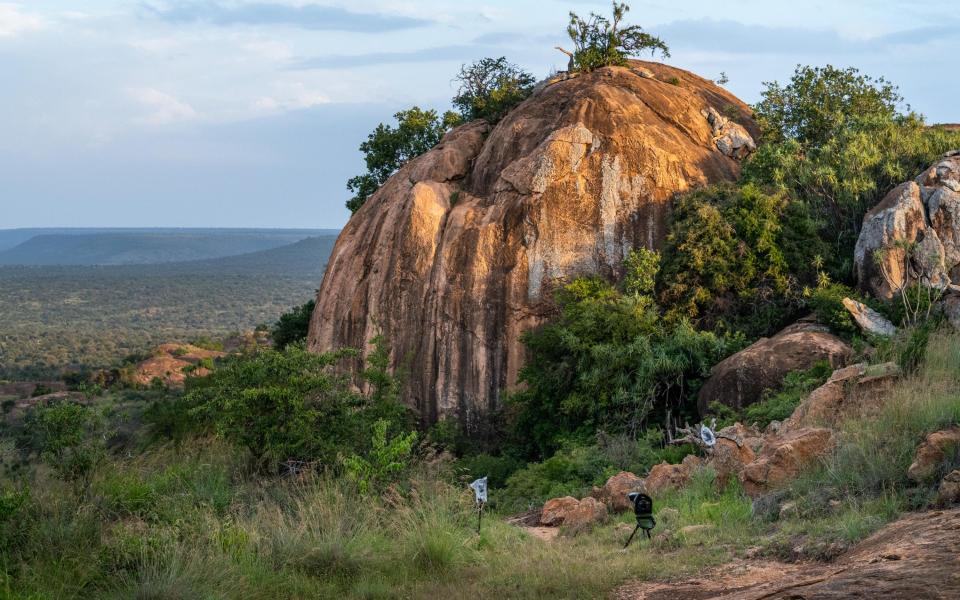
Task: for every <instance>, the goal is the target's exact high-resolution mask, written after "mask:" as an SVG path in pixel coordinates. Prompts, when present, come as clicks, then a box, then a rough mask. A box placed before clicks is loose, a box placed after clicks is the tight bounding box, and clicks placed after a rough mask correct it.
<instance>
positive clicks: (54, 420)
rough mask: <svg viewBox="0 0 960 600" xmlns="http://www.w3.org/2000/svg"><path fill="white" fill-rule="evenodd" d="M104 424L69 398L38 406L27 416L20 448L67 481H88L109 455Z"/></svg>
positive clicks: (85, 407)
mask: <svg viewBox="0 0 960 600" xmlns="http://www.w3.org/2000/svg"><path fill="white" fill-rule="evenodd" d="M103 433H104V423H103V420H102V419H101V417H100V415H98V414H97V413H95V412H94V411H93V409H91V408H90V407H88V406H84V405H82V404H78V403H76V402H70V401H60V402H55V403H52V404H47V405H44V406H38V407H36V408H34V409H33V410H32V411H30V412H29V413H28V414H27V416H26V417H25V419H24V427H23V434H22V439H21V448H23V449H24V450H25V451H26V452H27V453H28V454H36V455H37V456H39V457H40V458H41V459H42V460H43V461H44V462H45V463H47V464H48V465H49V466H50V467H51V468H52V469H53V471H54V472H55V473H56V474H57V475H58V476H59V477H61V478H62V479H64V480H66V481H71V482H76V483H79V484H82V485H83V486H84V487H85V486H86V484H87V483H89V480H90V477H91V476H92V475H93V472H94V470H95V469H96V468H97V466H98V465H99V464H100V463H101V462H102V461H103V459H104V458H105V456H106V449H105V445H104V435H103Z"/></svg>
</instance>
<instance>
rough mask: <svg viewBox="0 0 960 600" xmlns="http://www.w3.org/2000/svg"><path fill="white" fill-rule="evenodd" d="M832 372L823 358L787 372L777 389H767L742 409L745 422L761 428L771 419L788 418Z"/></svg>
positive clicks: (781, 419) (780, 419) (831, 368)
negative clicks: (757, 399) (759, 398)
mask: <svg viewBox="0 0 960 600" xmlns="http://www.w3.org/2000/svg"><path fill="white" fill-rule="evenodd" d="M832 373H833V367H832V366H830V363H829V362H828V361H825V360H821V361H817V363H816V364H814V365H813V366H812V367H810V368H809V369H807V370H805V371H793V372H792V373H787V375H786V377H784V378H783V384H782V387H781V388H780V390H779V391H777V392H771V391H770V390H767V392H765V393H764V395H763V399H761V400H760V401H759V402H756V403H754V404H751V405H749V406H747V407H746V408H745V409H744V410H743V418H744V420H745V421H746V422H747V423H756V424H757V426H758V427H760V428H761V429H762V428H764V427H766V426H767V425H769V424H770V423H771V422H772V421H783V420H784V419H787V418H789V417H790V415H792V414H793V411H794V410H795V409H796V408H797V406H799V405H800V403H801V402H802V401H803V399H804V398H806V397H807V395H808V394H809V393H810V392H812V391H813V390H815V389H816V388H818V387H820V386H821V385H823V384H824V383H825V382H826V381H827V379H829V377H830V375H831V374H832Z"/></svg>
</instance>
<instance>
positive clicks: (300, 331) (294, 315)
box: [270, 300, 317, 349]
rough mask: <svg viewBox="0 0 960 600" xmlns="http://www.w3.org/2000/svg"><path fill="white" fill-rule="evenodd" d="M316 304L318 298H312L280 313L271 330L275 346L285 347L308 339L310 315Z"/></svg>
mask: <svg viewBox="0 0 960 600" xmlns="http://www.w3.org/2000/svg"><path fill="white" fill-rule="evenodd" d="M316 305H317V301H316V300H310V301H309V302H306V303H304V304H301V305H300V306H294V307H293V308H292V309H290V310H289V311H287V312H285V313H283V314H282V315H280V318H279V319H277V322H276V323H275V324H274V325H273V329H271V330H270V337H271V338H273V344H274V346H276V347H277V348H280V349H283V348H286V347H287V346H289V345H290V344H295V343H297V342H302V341H304V340H306V339H307V334H308V333H310V317H311V315H313V309H314V307H316Z"/></svg>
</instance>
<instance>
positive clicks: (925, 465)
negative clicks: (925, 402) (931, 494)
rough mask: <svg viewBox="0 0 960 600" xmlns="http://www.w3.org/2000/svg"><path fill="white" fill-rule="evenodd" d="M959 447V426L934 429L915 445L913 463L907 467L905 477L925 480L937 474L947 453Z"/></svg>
mask: <svg viewBox="0 0 960 600" xmlns="http://www.w3.org/2000/svg"><path fill="white" fill-rule="evenodd" d="M958 448H960V427H951V428H950V429H943V430H941V431H935V432H933V433H931V434H930V435H928V436H927V438H926V439H925V440H924V441H923V442H922V443H921V444H920V445H919V446H917V451H916V453H915V454H914V456H913V463H911V465H910V467H909V468H908V469H907V477H909V478H910V479H912V480H914V481H926V480H929V479H930V478H931V477H934V476H935V475H936V474H937V471H938V470H939V469H940V467H941V466H942V465H943V462H944V461H945V460H946V459H947V453H948V452H951V451H954V450H955V449H958Z"/></svg>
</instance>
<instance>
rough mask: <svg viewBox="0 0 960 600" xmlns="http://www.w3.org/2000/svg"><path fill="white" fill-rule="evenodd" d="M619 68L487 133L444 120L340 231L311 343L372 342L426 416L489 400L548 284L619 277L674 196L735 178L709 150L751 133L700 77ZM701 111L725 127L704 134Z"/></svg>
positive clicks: (553, 87)
mask: <svg viewBox="0 0 960 600" xmlns="http://www.w3.org/2000/svg"><path fill="white" fill-rule="evenodd" d="M632 66H633V67H634V69H632V70H631V69H630V68H620V67H608V68H603V69H598V70H597V71H595V72H593V73H590V74H587V75H581V76H579V77H575V78H572V79H568V80H565V81H559V82H555V83H551V84H549V85H545V86H540V87H539V88H538V90H537V91H536V92H535V93H534V94H533V96H531V98H529V99H528V100H526V101H525V102H523V103H522V104H520V105H519V106H518V107H516V108H515V109H514V110H512V111H511V112H510V113H509V114H508V115H507V116H506V117H505V118H504V119H503V120H502V121H500V122H499V123H498V124H497V125H496V126H495V127H493V128H492V129H490V128H489V126H487V125H486V124H485V123H482V122H473V123H469V124H467V125H464V126H462V127H459V128H457V129H455V130H454V131H452V132H450V133H449V134H448V135H447V136H446V137H445V138H444V139H443V141H442V142H441V143H440V144H439V145H438V146H437V147H436V148H434V149H433V150H431V151H430V152H428V153H426V154H425V155H423V156H421V157H419V158H417V159H414V160H412V161H410V162H409V163H408V164H406V165H405V166H404V167H403V168H402V169H400V171H399V172H398V173H396V174H395V175H394V176H393V177H391V178H390V179H389V180H388V181H387V182H386V184H384V186H383V187H382V188H381V189H380V190H379V191H377V192H376V193H375V194H373V195H372V196H371V197H370V198H369V199H368V200H367V201H366V203H365V204H364V205H363V207H361V208H360V210H358V211H357V213H356V214H355V215H353V217H352V218H351V219H350V221H349V222H348V223H347V225H346V227H345V228H344V229H343V231H342V232H341V234H340V237H339V239H338V240H337V244H336V246H335V248H334V250H333V254H332V255H331V257H330V260H329V264H328V267H327V271H326V274H325V275H324V279H323V283H322V285H321V287H320V291H319V293H318V297H317V306H316V309H315V311H314V314H313V318H312V320H311V326H310V336H309V348H310V349H311V350H312V351H316V352H322V351H326V350H330V349H333V348H339V347H344V346H350V347H356V348H367V347H368V342H369V340H370V339H371V338H372V337H374V336H375V335H376V334H377V333H380V332H382V333H383V334H385V335H386V337H387V338H388V339H389V340H390V342H391V357H392V361H393V363H394V364H400V363H401V362H403V361H405V360H409V364H413V365H417V368H416V369H415V370H414V371H413V372H412V373H410V376H409V379H408V386H409V387H408V390H407V393H406V397H407V398H408V399H409V401H410V402H411V404H413V405H414V406H415V407H416V408H417V409H419V411H420V414H421V418H422V419H423V420H424V421H427V422H430V421H434V420H436V419H437V418H438V417H439V416H441V415H453V416H456V417H458V418H460V419H461V420H462V421H464V422H466V423H469V422H470V421H471V418H472V417H474V416H475V415H478V414H482V413H485V412H487V411H488V410H490V409H494V408H496V407H498V405H499V404H500V400H501V396H500V395H501V393H503V392H504V391H505V390H509V389H510V388H511V387H512V386H514V385H515V383H516V377H517V373H518V370H519V369H520V367H521V365H522V363H523V361H524V348H523V345H522V343H521V342H520V334H521V333H522V332H524V331H526V330H528V329H530V328H532V327H533V326H535V325H537V324H539V323H541V322H542V321H543V320H544V319H545V318H546V317H547V316H549V315H550V314H552V312H551V311H552V310H554V307H553V303H552V294H551V289H552V286H553V285H554V282H555V281H556V280H558V279H559V280H563V279H567V278H573V277H576V276H578V275H583V274H595V273H598V274H602V275H606V276H613V277H617V276H619V275H621V274H622V268H623V267H622V262H623V258H624V256H625V255H626V254H627V253H628V252H629V250H630V249H631V248H633V247H637V246H646V247H650V248H656V247H660V246H661V244H662V241H663V239H664V236H665V227H666V216H667V213H668V210H669V205H670V202H671V199H672V198H673V197H674V195H675V194H676V193H677V192H682V191H684V190H688V189H691V188H694V187H697V186H701V185H705V184H709V183H713V182H718V181H724V180H732V179H734V178H736V177H737V175H738V173H739V171H740V165H739V163H738V161H737V160H736V159H735V158H731V156H728V154H725V153H724V151H723V150H721V147H722V148H724V149H725V150H726V151H727V152H728V153H731V154H734V155H737V156H740V155H742V154H743V153H745V149H746V150H748V149H749V144H747V143H746V140H744V139H743V135H742V134H743V133H744V132H747V133H749V134H751V135H755V134H756V126H755V124H754V123H753V122H752V120H751V119H750V117H749V115H750V109H749V108H748V107H747V106H746V105H745V104H743V103H742V102H741V101H740V100H738V99H737V98H735V97H734V96H732V95H730V94H729V93H728V92H726V91H725V90H723V89H722V88H720V87H718V86H716V85H714V84H713V83H712V82H710V81H708V80H706V79H703V78H701V77H698V76H696V75H693V74H692V73H689V72H687V71H683V70H680V69H676V68H673V67H668V66H666V65H662V64H657V63H651V62H639V61H637V62H634V63H633V65H632ZM643 70H645V71H648V72H649V73H650V74H652V77H649V76H644V75H643V74H642V72H643ZM673 78H676V82H675V84H674V83H668V82H667V81H668V80H671V79H673ZM710 108H712V109H714V110H715V111H716V112H717V113H719V114H723V115H729V114H737V115H740V116H738V117H737V118H736V122H724V123H722V124H720V125H719V128H718V125H717V123H718V122H717V121H716V119H715V123H714V125H711V123H710V122H709V120H708V118H707V116H705V114H711V113H709V111H708V110H707V109H710Z"/></svg>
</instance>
